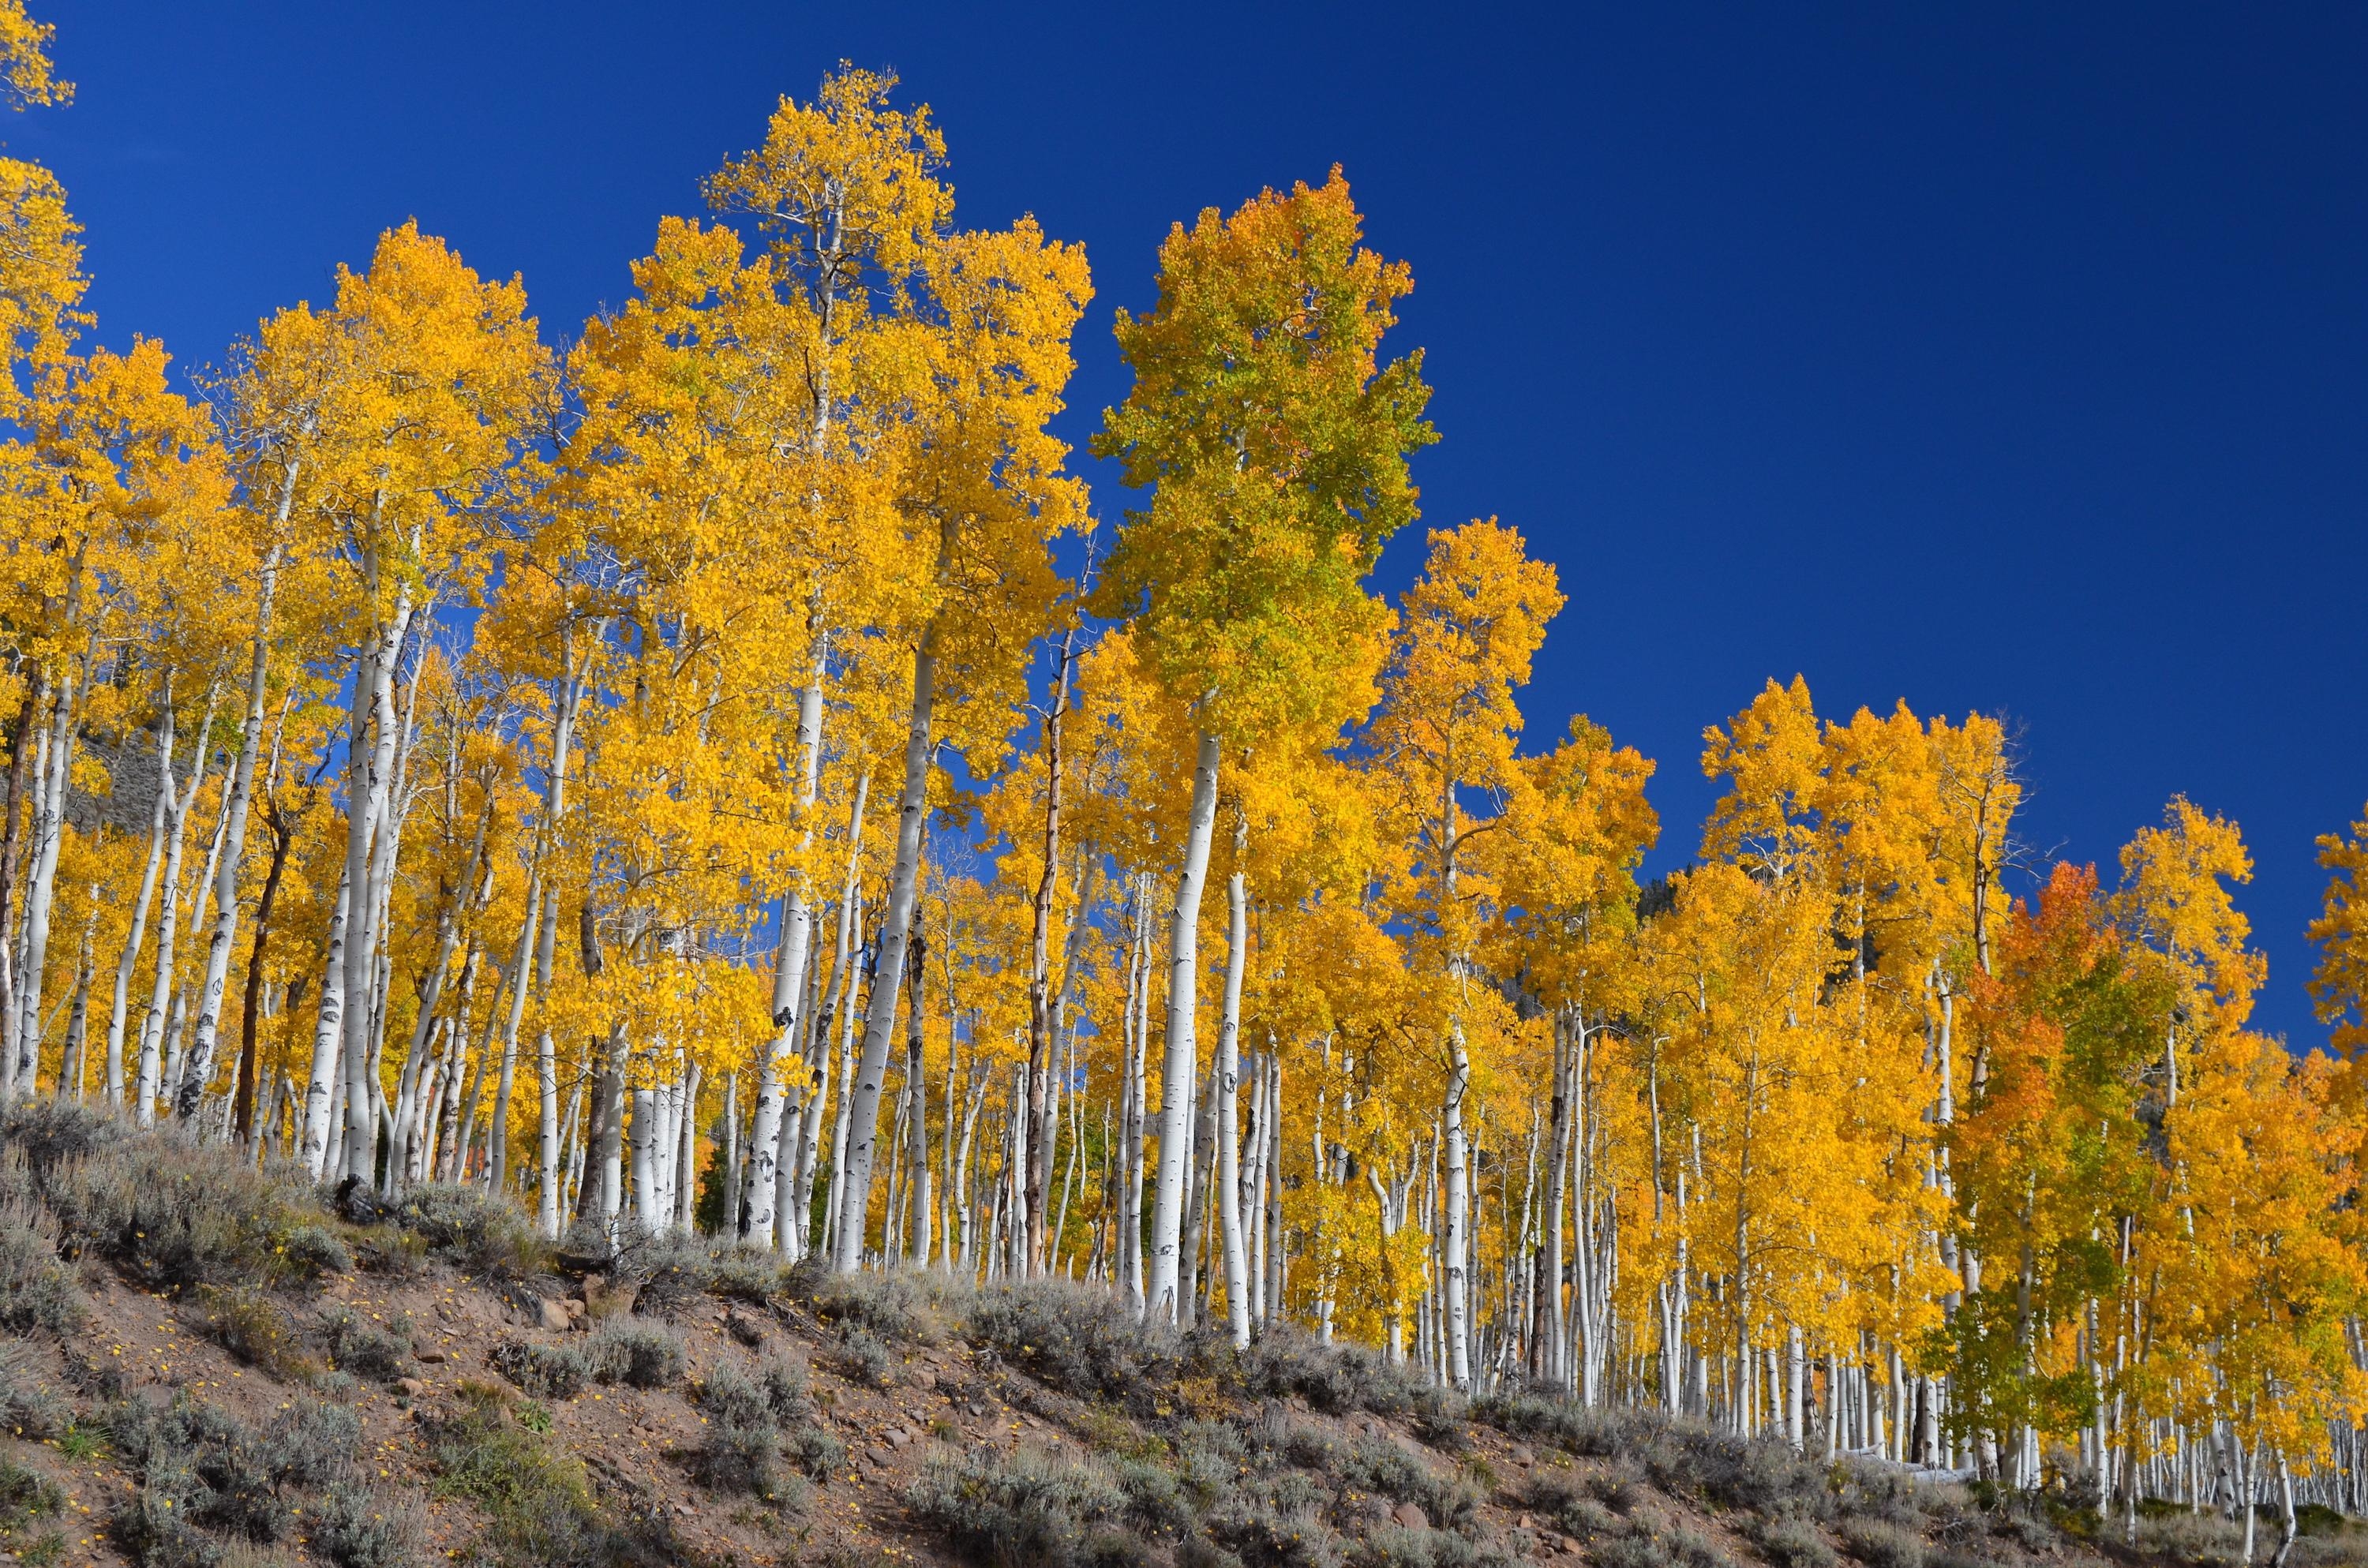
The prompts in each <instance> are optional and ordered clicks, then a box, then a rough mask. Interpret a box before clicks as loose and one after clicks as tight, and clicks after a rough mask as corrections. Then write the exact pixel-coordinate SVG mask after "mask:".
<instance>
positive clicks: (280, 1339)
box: [197, 1285, 313, 1379]
mask: <svg viewBox="0 0 2368 1568" xmlns="http://www.w3.org/2000/svg"><path fill="white" fill-rule="evenodd" d="M197 1305H198V1310H199V1324H200V1326H202V1327H203V1329H204V1330H205V1333H206V1336H207V1337H208V1338H210V1339H211V1340H212V1341H213V1342H214V1343H215V1344H217V1345H219V1346H222V1348H223V1349H225V1350H227V1351H229V1352H230V1353H231V1354H232V1355H233V1356H235V1357H236V1358H238V1359H240V1360H242V1361H244V1362H245V1363H246V1364H247V1365H248V1366H250V1367H254V1368H256V1369H259V1370H261V1371H264V1372H268V1373H269V1374H270V1375H271V1376H273V1377H275V1378H281V1379H287V1378H293V1377H300V1376H302V1375H303V1374H304V1373H305V1372H307V1371H309V1370H311V1369H312V1368H313V1358H312V1357H311V1356H309V1355H308V1354H306V1352H305V1348H304V1335H303V1333H302V1330H300V1329H299V1328H298V1327H297V1326H296V1324H295V1322H294V1320H292V1319H291V1318H290V1317H289V1315H288V1313H287V1312H285V1311H283V1310H282V1309H281V1308H280V1306H279V1303H278V1302H277V1301H273V1300H271V1298H270V1297H269V1296H268V1295H266V1294H265V1293H264V1292H262V1291H260V1290H254V1289H252V1288H249V1287H243V1286H217V1285H201V1286H199V1288H198V1292H197Z"/></svg>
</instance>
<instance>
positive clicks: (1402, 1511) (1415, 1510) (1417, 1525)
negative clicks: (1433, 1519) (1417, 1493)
mask: <svg viewBox="0 0 2368 1568" xmlns="http://www.w3.org/2000/svg"><path fill="white" fill-rule="evenodd" d="M1390 1517H1391V1518H1392V1519H1394V1520H1395V1521H1396V1522H1397V1523H1398V1524H1399V1525H1400V1526H1402V1527H1403V1528H1406V1529H1410V1530H1427V1529H1429V1528H1430V1516H1429V1514H1426V1513H1424V1512H1423V1511H1422V1506H1421V1505H1420V1504H1417V1503H1401V1504H1399V1505H1398V1506H1396V1507H1395V1508H1393V1509H1391V1510H1390Z"/></svg>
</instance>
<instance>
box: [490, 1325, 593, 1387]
mask: <svg viewBox="0 0 2368 1568" xmlns="http://www.w3.org/2000/svg"><path fill="white" fill-rule="evenodd" d="M485 1360H486V1362H487V1364H488V1365H490V1366H491V1367H492V1368H493V1369H494V1370H495V1371H496V1372H499V1373H500V1374H501V1375H502V1376H504V1377H506V1378H507V1379H508V1380H509V1381H512V1382H514V1383H516V1384H517V1385H518V1387H519V1388H521V1389H523V1390H524V1391H526V1392H528V1393H530V1394H533V1395H534V1396H536V1397H537V1398H539V1399H574V1398H575V1396H576V1395H577V1394H579V1393H581V1392H584V1385H585V1384H586V1383H588V1382H590V1381H592V1362H591V1359H590V1358H588V1357H586V1355H585V1354H584V1352H582V1351H580V1350H578V1349H576V1348H575V1347H574V1346H568V1345H546V1344H543V1343H541V1342H540V1341H538V1340H532V1339H524V1338H521V1337H519V1336H518V1335H510V1336H508V1337H507V1338H505V1339H502V1340H500V1341H498V1342H497V1343H495V1346H494V1347H493V1349H492V1351H491V1352H490V1353H488V1354H487V1356H486V1357H485Z"/></svg>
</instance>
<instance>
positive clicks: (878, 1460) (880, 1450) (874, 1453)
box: [863, 1446, 896, 1470]
mask: <svg viewBox="0 0 2368 1568" xmlns="http://www.w3.org/2000/svg"><path fill="white" fill-rule="evenodd" d="M863 1457H864V1458H865V1459H868V1460H871V1462H872V1463H873V1464H875V1465H877V1466H879V1467H880V1468H881V1469H882V1470H886V1469H887V1468H888V1461H889V1460H892V1459H894V1458H895V1457H896V1451H895V1450H894V1449H890V1448H886V1447H884V1446H883V1447H875V1448H869V1449H864V1450H863Z"/></svg>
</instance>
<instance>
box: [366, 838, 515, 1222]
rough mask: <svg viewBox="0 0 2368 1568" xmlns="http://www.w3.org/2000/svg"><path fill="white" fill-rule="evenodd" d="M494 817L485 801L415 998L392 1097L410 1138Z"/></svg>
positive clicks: (389, 1183)
mask: <svg viewBox="0 0 2368 1568" xmlns="http://www.w3.org/2000/svg"><path fill="white" fill-rule="evenodd" d="M492 817H493V803H492V801H491V799H490V797H489V798H488V799H487V801H486V805H485V810H484V812H481V813H480V814H479V815H478V818H477V831H476V835H475V837H474V838H473V840H472V842H471V843H470V846H469V858H468V862H467V864H466V866H465V867H464V868H463V869H462V870H461V880H460V881H459V882H458V883H456V884H455V885H454V887H453V889H452V892H451V893H450V895H449V896H448V897H447V898H446V899H445V901H444V906H443V907H442V908H441V909H439V910H438V911H437V916H436V957H435V958H434V959H433V960H431V961H430V962H429V964H428V967H427V983H426V984H425V985H424V986H423V987H422V988H421V990H420V993H419V1016H418V1017H417V1018H416V1020H414V1022H413V1024H412V1028H411V1043H410V1047H409V1049H408V1050H406V1051H404V1058H403V1072H402V1076H401V1077H400V1079H399V1080H398V1081H397V1084H396V1087H395V1098H394V1125H395V1127H396V1128H397V1129H398V1130H401V1131H402V1134H403V1135H404V1136H405V1137H407V1136H408V1131H409V1129H410V1128H411V1127H412V1125H413V1123H414V1122H415V1121H416V1120H417V1119H418V1114H419V1095H420V1090H421V1074H424V1073H425V1072H426V1071H427V1063H428V1062H429V1060H430V1058H431V1057H432V1056H433V1054H434V1053H433V1051H432V1050H431V1041H432V1040H433V1037H434V1035H435V1031H436V1025H437V1009H438V1007H439V1006H442V1005H443V1001H444V986H445V983H446V979H447V977H448V976H450V973H451V972H452V955H453V954H454V953H456V952H458V951H459V950H460V948H461V929H462V927H463V926H465V925H466V923H467V920H468V917H469V915H468V906H469V905H471V904H472V903H477V902H479V901H478V898H477V894H478V892H479V871H480V869H481V868H482V867H483V866H484V857H485V835H486V830H487V828H488V826H489V825H490V823H491V820H492ZM483 892H484V893H486V894H490V893H491V892H493V884H492V879H491V877H490V876H487V877H486V878H485V879H484V885H483ZM404 1153H406V1151H404V1149H403V1148H401V1147H400V1146H398V1147H397V1148H396V1149H395V1150H394V1151H393V1153H391V1154H390V1157H389V1158H388V1160H387V1163H386V1187H387V1190H388V1191H390V1192H392V1191H393V1190H395V1189H396V1188H397V1187H399V1186H400V1185H401V1183H402V1182H403V1180H404V1179H405V1178H406V1177H407V1176H408V1174H409V1165H408V1162H407V1161H406V1160H405V1159H404V1158H403V1157H402V1156H403V1155H404Z"/></svg>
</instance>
